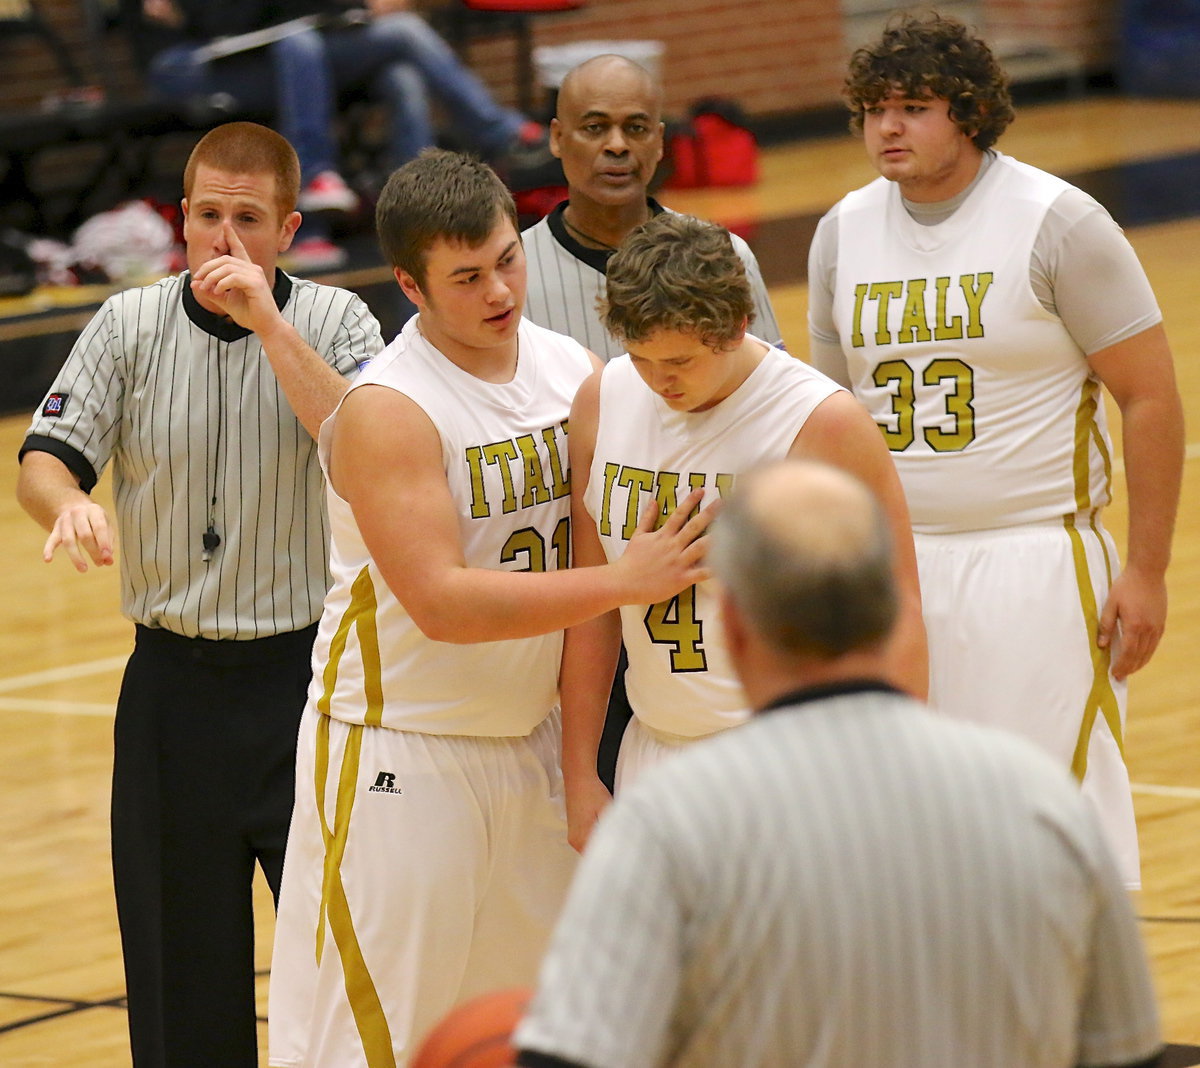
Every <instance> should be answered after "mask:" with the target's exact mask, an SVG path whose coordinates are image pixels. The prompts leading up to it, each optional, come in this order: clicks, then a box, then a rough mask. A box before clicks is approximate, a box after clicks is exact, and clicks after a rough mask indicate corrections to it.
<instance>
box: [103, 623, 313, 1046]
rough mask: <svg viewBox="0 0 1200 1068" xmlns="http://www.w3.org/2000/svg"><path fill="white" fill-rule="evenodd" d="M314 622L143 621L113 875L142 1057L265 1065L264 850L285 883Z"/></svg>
mask: <svg viewBox="0 0 1200 1068" xmlns="http://www.w3.org/2000/svg"><path fill="white" fill-rule="evenodd" d="M315 634H316V626H315V625H314V626H312V627H308V628H306V629H305V630H302V631H295V632H292V633H289V634H282V635H277V636H274V637H270V638H262V639H259V640H257V641H246V642H226V641H222V642H214V641H205V640H203V639H192V638H184V637H180V636H179V635H176V634H172V633H170V632H169V631H163V630H152V629H148V628H145V627H141V626H139V627H138V628H137V640H136V644H135V647H134V651H133V655H132V656H131V657H130V660H129V664H128V665H127V667H126V669H125V677H124V680H123V682H122V685H121V695H120V698H119V700H118V702H117V716H116V726H115V730H114V762H113V791H112V852H113V882H114V885H115V887H116V896H117V918H118V920H119V922H120V927H121V945H122V951H123V953H124V958H125V981H126V990H127V994H128V1002H129V1034H130V1043H131V1047H132V1051H133V1063H134V1065H135V1066H136V1068H190V1066H193V1065H195V1066H197V1068H199V1066H204V1068H217V1066H219V1068H257V1065H258V1054H257V1032H256V1026H255V1023H256V1013H255V1001H254V929H253V928H254V917H253V895H252V891H251V886H252V882H253V877H254V864H255V862H256V861H257V862H258V863H259V864H260V865H261V867H262V870H263V873H264V874H265V876H266V879H267V883H268V885H269V886H270V887H271V891H272V893H273V894H274V895H275V898H276V901H278V898H279V882H280V878H281V876H282V873H283V851H284V845H285V843H286V840H287V830H288V822H289V820H290V819H291V812H292V804H293V801H294V782H295V762H296V732H297V729H298V726H299V721H300V714H301V712H302V711H303V708H304V700H305V693H306V690H307V687H308V681H309V678H310V676H311V673H312V668H311V663H310V659H311V654H312V643H313V638H314V637H315Z"/></svg>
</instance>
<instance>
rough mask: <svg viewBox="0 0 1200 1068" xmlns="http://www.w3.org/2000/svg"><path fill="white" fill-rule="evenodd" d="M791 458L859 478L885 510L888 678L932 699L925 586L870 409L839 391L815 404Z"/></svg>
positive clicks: (902, 503) (896, 483)
mask: <svg viewBox="0 0 1200 1068" xmlns="http://www.w3.org/2000/svg"><path fill="white" fill-rule="evenodd" d="M789 455H791V456H796V457H803V458H805V459H809V460H823V461H824V462H825V463H828V464H833V465H834V466H835V467H840V468H842V469H843V470H845V471H849V472H850V474H852V475H854V476H856V477H857V478H859V479H860V480H861V481H862V482H864V483H865V484H866V485H867V487H868V488H870V489H871V490H872V491H873V492H874V494H875V496H876V497H877V498H878V499H879V502H880V504H881V505H882V506H883V510H884V513H885V514H886V516H887V520H888V525H889V526H890V527H891V531H892V552H893V559H894V565H895V569H896V583H897V589H898V591H899V594H900V613H899V618H898V619H897V623H896V628H895V631H894V632H893V634H892V639H891V642H890V645H889V649H888V664H889V676H890V680H891V681H892V682H893V683H894V684H895V685H897V686H899V687H901V688H902V689H904V690H907V691H908V692H909V693H911V694H914V695H915V696H917V697H919V698H921V699H924V698H926V697H927V696H928V695H929V650H928V647H927V645H926V640H925V624H924V622H923V620H922V618H921V586H920V581H919V579H918V577H917V555H916V550H915V549H914V548H913V538H912V525H911V522H910V520H909V516H908V502H907V501H906V500H905V498H904V490H903V488H902V487H901V485H900V477H899V476H898V475H897V474H896V467H895V465H894V464H893V463H892V458H891V456H890V455H889V454H888V451H887V446H886V445H885V444H884V441H883V437H882V436H881V435H880V433H879V428H878V427H877V426H876V425H875V422H874V420H873V419H872V418H871V417H870V415H869V414H868V413H867V410H866V409H865V408H864V407H863V406H862V405H861V404H860V403H859V402H858V401H857V400H855V399H854V397H853V396H852V395H851V394H850V393H847V392H844V391H842V390H839V391H838V392H837V393H834V394H832V395H830V396H829V397H827V398H826V399H825V400H823V401H822V402H821V403H820V404H819V405H817V408H816V410H815V411H814V412H813V413H812V415H810V416H809V417H808V419H807V421H806V422H805V424H804V426H803V427H802V428H801V430H800V433H799V434H797V435H796V440H795V441H794V442H793V443H792V447H791V449H790V450H789Z"/></svg>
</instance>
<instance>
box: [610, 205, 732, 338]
mask: <svg viewBox="0 0 1200 1068" xmlns="http://www.w3.org/2000/svg"><path fill="white" fill-rule="evenodd" d="M606 278H607V281H606V286H605V289H606V296H605V297H602V298H600V300H599V301H598V302H597V303H598V305H599V308H600V313H601V315H602V317H603V320H604V325H605V326H606V327H607V328H608V330H609V332H610V333H611V334H612V335H613V336H614V337H616V338H618V339H620V340H621V341H625V342H629V341H634V342H637V341H645V340H646V339H647V338H648V337H649V336H650V335H651V334H654V333H655V332H657V331H659V330H678V331H680V332H682V333H688V334H693V335H694V336H696V337H697V338H699V339H700V341H701V343H703V344H704V345H707V346H708V347H709V348H710V349H713V350H714V351H715V350H718V349H722V348H724V347H725V346H726V345H728V344H729V343H730V342H732V341H734V340H736V339H737V338H739V337H740V336H741V334H742V331H743V329H744V326H745V324H746V321H747V320H748V319H749V318H750V317H751V316H752V315H753V314H754V300H753V297H752V296H751V292H750V283H749V281H748V280H747V278H746V268H745V266H744V265H743V263H742V261H741V258H740V257H739V256H738V254H737V251H736V250H735V249H734V247H733V242H732V241H731V240H730V237H729V231H728V230H726V229H725V228H724V227H722V226H717V225H716V224H715V223H710V222H704V221H703V220H701V219H697V218H694V217H693V216H691V215H676V214H674V213H673V212H663V213H662V214H661V215H656V216H655V217H654V218H652V219H651V220H650V221H649V222H647V223H643V224H642V225H641V226H639V227H638V228H637V229H636V230H634V231H633V232H632V233H631V234H630V235H629V236H628V237H626V238H625V240H624V241H622V242H621V247H620V248H618V249H617V251H616V252H614V253H613V255H612V258H611V259H610V260H609V261H608V269H607V272H606Z"/></svg>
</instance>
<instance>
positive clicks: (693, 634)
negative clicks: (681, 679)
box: [643, 586, 708, 671]
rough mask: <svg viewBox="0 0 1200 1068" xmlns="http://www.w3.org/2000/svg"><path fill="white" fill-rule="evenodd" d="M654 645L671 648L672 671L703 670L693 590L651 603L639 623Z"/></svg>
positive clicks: (701, 636)
mask: <svg viewBox="0 0 1200 1068" xmlns="http://www.w3.org/2000/svg"><path fill="white" fill-rule="evenodd" d="M643 622H644V623H645V625H646V633H647V634H649V635H650V640H651V641H652V642H654V643H655V645H669V646H670V647H671V670H672V671H704V670H706V669H707V667H708V660H707V658H706V656H705V654H704V624H703V623H702V622H701V621H700V620H699V619H697V618H696V587H695V586H689V587H688V588H687V589H686V590H684V591H683V592H682V593H680V594H677V595H676V596H674V597H672V598H671V599H670V600H669V601H659V602H658V604H652V605H651V606H650V608H649V610H648V611H647V612H646V618H645V619H644V620H643Z"/></svg>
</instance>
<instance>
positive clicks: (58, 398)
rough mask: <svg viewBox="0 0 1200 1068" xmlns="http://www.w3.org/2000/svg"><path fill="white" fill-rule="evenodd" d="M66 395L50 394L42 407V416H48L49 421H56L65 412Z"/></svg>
mask: <svg viewBox="0 0 1200 1068" xmlns="http://www.w3.org/2000/svg"><path fill="white" fill-rule="evenodd" d="M66 408H67V395H66V394H65V393H51V394H50V396H48V397H47V398H46V403H45V404H43V405H42V415H45V416H49V417H50V418H51V419H57V418H58V417H59V416H60V415H62V414H63V412H64V411H66Z"/></svg>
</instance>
